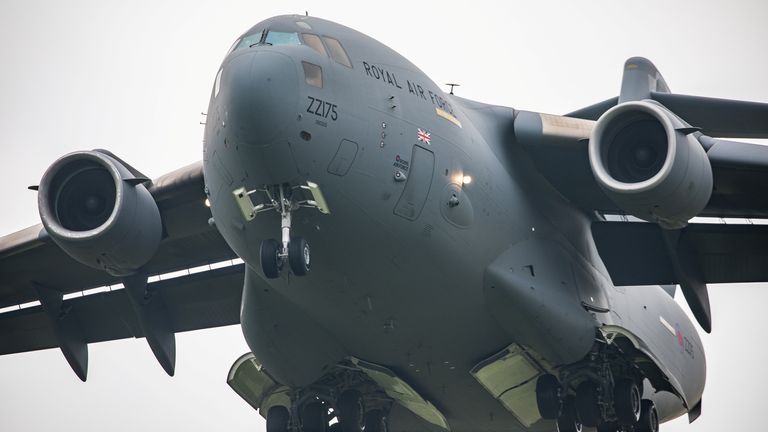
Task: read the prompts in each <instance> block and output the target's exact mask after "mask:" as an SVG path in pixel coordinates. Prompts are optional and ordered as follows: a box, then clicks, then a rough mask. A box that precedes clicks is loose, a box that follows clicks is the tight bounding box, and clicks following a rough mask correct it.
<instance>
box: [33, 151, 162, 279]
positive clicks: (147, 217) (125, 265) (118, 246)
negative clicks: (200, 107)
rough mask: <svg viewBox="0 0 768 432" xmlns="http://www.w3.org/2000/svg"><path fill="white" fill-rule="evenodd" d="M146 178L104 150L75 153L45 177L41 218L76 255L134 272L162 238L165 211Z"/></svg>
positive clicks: (91, 263)
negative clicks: (160, 206)
mask: <svg viewBox="0 0 768 432" xmlns="http://www.w3.org/2000/svg"><path fill="white" fill-rule="evenodd" d="M143 181H144V179H140V178H136V176H135V175H134V174H132V173H131V171H130V170H129V169H128V168H126V167H125V166H124V165H123V164H122V163H121V162H119V161H117V160H115V159H114V158H112V157H110V156H108V155H106V154H104V153H100V152H97V151H82V152H75V153H70V154H68V155H66V156H63V157H61V158H60V159H58V160H57V161H56V162H54V163H53V164H52V165H51V166H50V167H49V168H48V170H46V172H45V174H44V175H43V178H42V180H41V181H40V188H39V192H38V209H39V211H40V219H41V220H42V222H43V226H45V229H46V230H47V231H48V234H49V235H50V236H51V238H52V239H53V241H54V242H55V243H56V244H57V245H59V247H61V249H62V250H64V251H65V252H66V253H67V254H68V255H69V256H71V257H72V258H74V259H75V260H77V261H79V262H81V263H83V264H85V265H88V266H90V267H94V268H98V269H101V270H105V271H106V272H108V273H110V274H112V275H114V276H126V275H129V274H131V273H133V272H135V271H136V270H137V269H138V268H140V267H141V266H143V265H144V264H146V263H147V262H148V261H149V260H150V259H151V258H152V257H153V256H154V254H155V252H156V251H157V247H158V245H159V244H160V240H161V239H162V222H161V220H160V211H159V210H158V208H157V204H156V203H155V200H154V198H152V195H151V194H150V193H149V191H148V190H147V188H146V187H145V186H144V185H143V184H141V183H143Z"/></svg>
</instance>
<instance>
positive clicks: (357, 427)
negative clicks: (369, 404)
mask: <svg viewBox="0 0 768 432" xmlns="http://www.w3.org/2000/svg"><path fill="white" fill-rule="evenodd" d="M336 406H337V407H338V409H339V423H341V430H342V431H343V432H361V431H362V430H363V414H364V413H365V407H364V406H363V395H362V394H361V393H360V392H359V391H357V390H354V389H349V390H344V392H343V393H341V395H340V396H339V400H337V401H336Z"/></svg>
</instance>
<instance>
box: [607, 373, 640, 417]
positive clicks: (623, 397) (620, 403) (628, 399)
mask: <svg viewBox="0 0 768 432" xmlns="http://www.w3.org/2000/svg"><path fill="white" fill-rule="evenodd" d="M640 399H641V395H640V389H639V388H638V387H637V383H635V380H633V379H631V378H623V379H620V380H617V381H616V384H615V386H614V390H613V408H614V410H615V411H616V417H617V418H618V420H619V424H620V425H624V426H632V425H634V424H635V423H637V421H638V420H639V419H640V405H641V404H640Z"/></svg>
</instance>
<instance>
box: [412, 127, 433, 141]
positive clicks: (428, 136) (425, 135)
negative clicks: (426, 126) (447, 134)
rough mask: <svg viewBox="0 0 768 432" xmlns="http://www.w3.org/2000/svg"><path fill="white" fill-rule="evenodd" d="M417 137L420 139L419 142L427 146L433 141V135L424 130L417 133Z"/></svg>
mask: <svg viewBox="0 0 768 432" xmlns="http://www.w3.org/2000/svg"><path fill="white" fill-rule="evenodd" d="M416 136H417V137H418V138H419V141H422V142H425V143H427V144H429V142H430V141H431V140H432V135H431V134H430V133H429V132H427V131H425V130H423V129H419V130H418V132H416Z"/></svg>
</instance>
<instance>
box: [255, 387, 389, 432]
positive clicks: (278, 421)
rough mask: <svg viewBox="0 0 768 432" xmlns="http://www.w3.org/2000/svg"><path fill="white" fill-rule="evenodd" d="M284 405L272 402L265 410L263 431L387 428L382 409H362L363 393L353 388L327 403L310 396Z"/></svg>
mask: <svg viewBox="0 0 768 432" xmlns="http://www.w3.org/2000/svg"><path fill="white" fill-rule="evenodd" d="M293 411H296V412H295V413H293V416H292V415H291V410H289V409H288V408H286V407H284V406H281V405H276V406H273V407H271V408H270V409H269V411H267V432H363V431H365V432H387V418H386V416H385V414H384V411H383V410H382V409H378V408H376V409H372V410H369V411H366V410H365V403H364V399H363V395H362V394H361V393H360V392H359V391H357V390H355V389H347V390H345V391H343V392H342V393H341V394H340V395H339V396H338V398H336V400H335V402H333V403H331V402H328V401H326V400H323V399H318V398H317V397H310V398H308V399H306V400H305V401H304V402H300V403H297V404H296V405H294V410H293Z"/></svg>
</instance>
